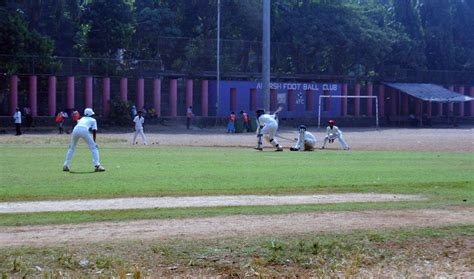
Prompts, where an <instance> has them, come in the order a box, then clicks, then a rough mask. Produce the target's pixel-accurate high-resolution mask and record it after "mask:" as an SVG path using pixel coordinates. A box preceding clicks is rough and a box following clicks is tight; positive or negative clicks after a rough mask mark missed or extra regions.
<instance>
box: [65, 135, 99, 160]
mask: <svg viewBox="0 0 474 279" xmlns="http://www.w3.org/2000/svg"><path fill="white" fill-rule="evenodd" d="M80 138H83V139H84V140H85V141H86V143H87V145H88V146H89V150H90V151H91V153H92V163H93V164H94V166H99V165H100V161H99V149H98V148H97V144H96V143H95V142H94V140H93V139H92V136H91V134H90V133H89V130H88V129H87V128H85V127H76V128H74V130H73V131H72V137H71V144H70V145H69V150H68V151H67V155H66V161H64V165H65V166H68V167H69V163H70V162H71V159H72V155H74V151H75V149H76V145H77V141H78V140H79V139H80Z"/></svg>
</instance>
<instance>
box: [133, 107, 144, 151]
mask: <svg viewBox="0 0 474 279" xmlns="http://www.w3.org/2000/svg"><path fill="white" fill-rule="evenodd" d="M142 114H143V113H142V111H138V114H137V116H135V118H134V119H133V122H134V123H135V133H133V139H132V145H134V144H135V143H136V141H135V140H136V139H137V135H138V134H140V136H141V137H142V141H143V144H144V145H147V141H146V137H145V133H143V124H144V123H145V118H144V117H143V116H142Z"/></svg>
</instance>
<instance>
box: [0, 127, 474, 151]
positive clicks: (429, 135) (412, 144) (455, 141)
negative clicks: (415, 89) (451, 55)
mask: <svg viewBox="0 0 474 279" xmlns="http://www.w3.org/2000/svg"><path fill="white" fill-rule="evenodd" d="M147 127H148V128H147V129H146V131H145V133H146V136H147V138H148V142H150V143H155V144H154V145H153V144H150V145H149V146H148V147H145V148H151V147H154V146H225V147H246V148H251V147H254V146H255V145H256V137H255V134H254V133H243V134H226V133H225V131H226V130H225V128H224V127H222V128H208V129H198V128H195V127H193V129H191V130H186V127H184V126H176V127H165V126H161V125H156V126H147ZM340 128H341V129H342V131H343V132H344V137H345V139H346V141H347V143H348V144H349V145H350V146H351V149H352V150H391V151H395V150H397V151H432V152H471V153H473V152H474V127H471V126H468V127H463V128H436V129H430V128H423V129H416V128H383V129H380V130H375V128H345V127H340ZM308 129H309V131H310V132H312V133H314V135H315V136H316V139H317V144H316V145H317V146H320V145H321V144H322V141H323V139H324V136H325V131H324V129H317V128H316V127H309V128H308ZM129 131H130V132H129V133H127V132H126V131H125V130H122V131H121V132H115V133H112V132H104V131H101V132H100V134H99V136H98V137H97V138H98V143H99V145H100V146H101V147H104V148H105V147H129V148H132V147H131V145H130V140H131V138H132V133H131V130H129ZM296 136H297V130H296V128H289V127H280V128H279V129H278V135H277V139H278V140H279V141H280V143H281V144H282V145H283V146H284V147H285V148H289V147H291V146H293V145H294V144H295V141H293V140H292V139H293V138H294V137H296ZM69 140H70V136H69V135H58V134H56V130H54V129H52V130H51V131H50V132H49V133H47V134H38V133H36V134H34V133H31V134H28V133H26V134H24V135H23V136H21V137H15V136H14V135H12V134H8V135H0V144H15V145H25V144H29V145H35V146H37V145H52V146H58V145H60V146H67V145H68V144H69ZM266 146H268V144H266ZM133 148H141V146H135V147H133ZM328 149H329V150H330V149H336V150H340V149H341V147H340V145H339V143H337V142H335V143H334V144H330V145H328ZM316 152H323V151H319V150H317V151H316Z"/></svg>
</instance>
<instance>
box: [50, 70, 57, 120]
mask: <svg viewBox="0 0 474 279" xmlns="http://www.w3.org/2000/svg"><path fill="white" fill-rule="evenodd" d="M55 114H56V77H55V76H50V77H49V78H48V115H49V116H54V115H55Z"/></svg>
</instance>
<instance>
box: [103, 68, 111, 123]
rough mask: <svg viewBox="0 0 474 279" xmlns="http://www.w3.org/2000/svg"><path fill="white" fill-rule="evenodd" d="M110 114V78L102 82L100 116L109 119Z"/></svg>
mask: <svg viewBox="0 0 474 279" xmlns="http://www.w3.org/2000/svg"><path fill="white" fill-rule="evenodd" d="M109 114H110V78H108V77H105V78H104V79H103V80H102V115H103V116H104V117H109Z"/></svg>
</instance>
